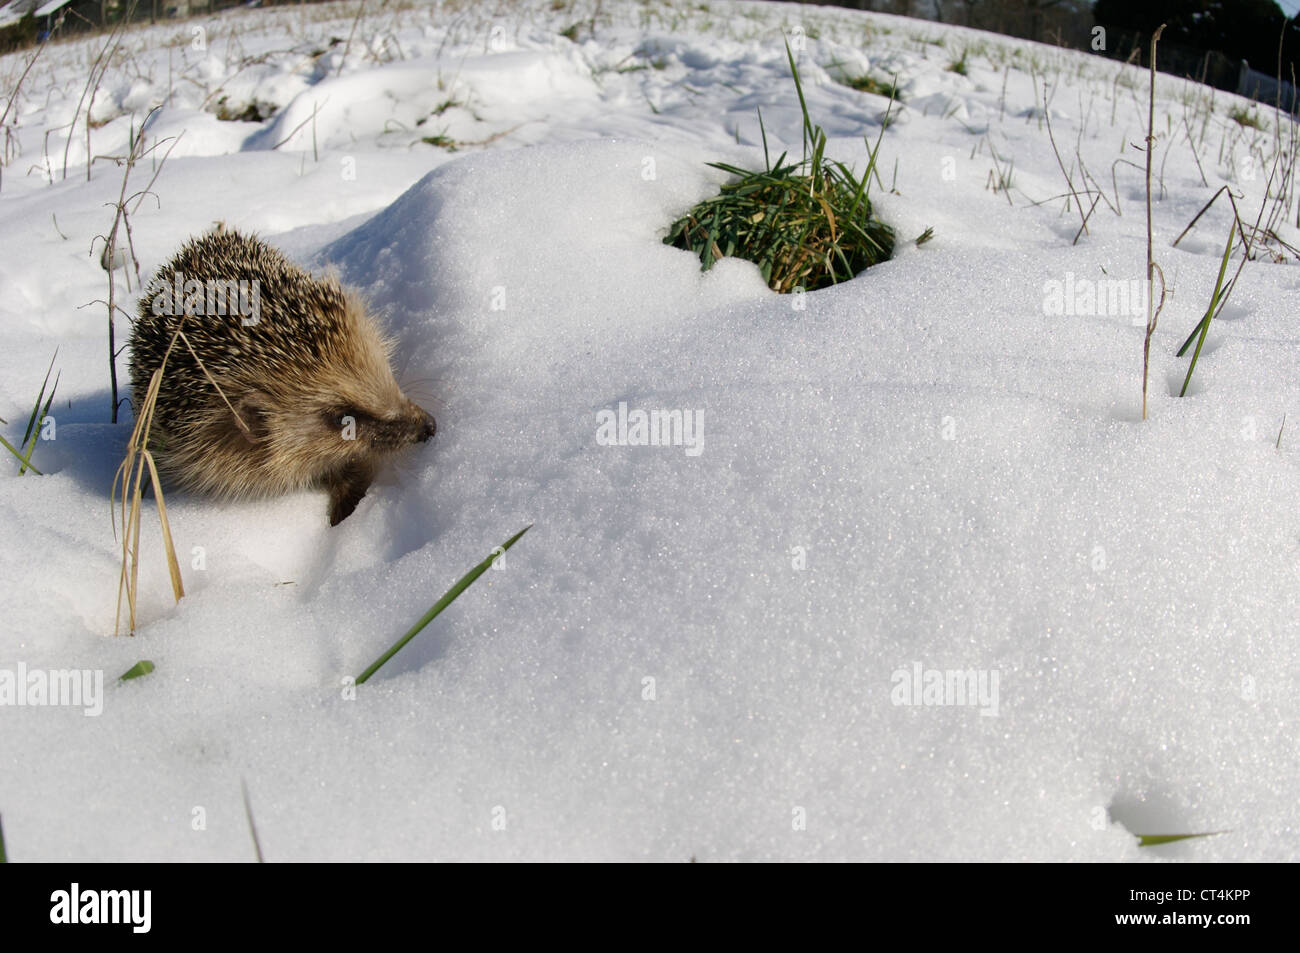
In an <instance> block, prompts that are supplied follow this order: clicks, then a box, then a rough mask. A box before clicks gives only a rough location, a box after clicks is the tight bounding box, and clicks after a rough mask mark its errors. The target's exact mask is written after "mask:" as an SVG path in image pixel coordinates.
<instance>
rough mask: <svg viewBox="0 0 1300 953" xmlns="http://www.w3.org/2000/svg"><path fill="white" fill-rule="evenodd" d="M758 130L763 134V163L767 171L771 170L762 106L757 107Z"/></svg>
mask: <svg viewBox="0 0 1300 953" xmlns="http://www.w3.org/2000/svg"><path fill="white" fill-rule="evenodd" d="M758 131H759V132H760V133H762V134H763V165H764V167H766V169H767V171H768V172H771V171H772V160H771V159H770V158H769V157H768V154H767V130H766V129H765V128H763V107H762V106H759V107H758Z"/></svg>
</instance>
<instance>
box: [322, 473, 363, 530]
mask: <svg viewBox="0 0 1300 953" xmlns="http://www.w3.org/2000/svg"><path fill="white" fill-rule="evenodd" d="M374 478H375V472H374V469H373V468H372V467H368V466H366V465H365V464H361V463H351V464H348V465H347V466H345V467H344V468H343V469H342V470H340V471H339V472H338V473H335V474H333V475H332V476H330V477H329V478H328V479H327V480H326V484H325V485H326V487H327V488H328V489H329V491H330V525H331V526H338V525H339V523H342V522H343V521H344V520H345V519H347V518H348V517H349V516H351V515H352V511H353V510H355V509H356V508H357V504H358V503H360V502H361V498H362V497H363V496H365V495H366V490H368V489H370V483H371V481H372V480H374Z"/></svg>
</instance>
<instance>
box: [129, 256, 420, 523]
mask: <svg viewBox="0 0 1300 953" xmlns="http://www.w3.org/2000/svg"><path fill="white" fill-rule="evenodd" d="M178 275H179V276H180V277H181V279H182V282H184V281H190V280H193V281H198V282H200V283H206V282H227V283H229V282H234V283H238V282H245V283H251V282H253V281H256V282H257V288H258V289H259V291H258V295H257V298H258V299H260V308H258V309H257V315H256V317H257V320H256V322H255V323H253V324H247V325H246V324H245V323H244V316H243V314H245V313H250V312H251V309H249V308H247V307H245V308H244V309H243V313H229V314H214V313H211V312H213V311H219V310H220V304H221V303H224V304H226V305H227V307H226V310H227V311H229V312H236V311H239V310H240V304H241V302H240V300H239V299H238V298H236V297H235V296H234V295H233V294H231V295H229V296H227V297H228V298H229V300H228V301H224V302H218V306H217V307H216V308H214V307H213V304H214V301H213V297H212V295H208V294H196V293H194V291H193V290H192V289H184V285H183V284H182V286H181V288H182V291H183V297H182V298H181V299H180V300H175V299H176V295H175V294H174V293H173V292H174V290H175V288H176V284H175V282H176V278H177V276H178ZM224 287H228V288H229V287H233V286H232V285H225V286H224ZM246 287H251V285H249V284H246ZM244 303H245V304H248V303H251V302H248V301H247V300H245V302H244ZM187 305H188V306H190V309H191V312H193V311H195V310H197V311H198V312H199V313H190V314H189V315H185V314H184V311H185V306H187ZM159 311H161V312H162V313H158V312H159ZM178 326H179V327H181V329H182V330H183V332H184V335H185V338H186V339H188V342H189V345H190V346H192V348H193V352H194V353H191V351H190V348H189V347H187V346H186V341H185V340H177V342H176V344H175V346H174V347H173V348H172V351H171V355H170V357H168V358H167V367H166V369H165V370H164V372H163V380H162V385H161V388H160V390H159V392H158V403H157V407H156V411H155V414H154V424H153V428H152V430H151V432H150V437H149V446H150V449H151V450H152V452H153V454H154V456H155V458H156V459H157V461H158V464H159V467H160V469H161V470H162V471H163V473H164V475H165V477H166V478H167V479H169V480H170V481H173V482H175V483H176V484H177V485H179V486H183V487H187V488H189V489H193V490H198V491H201V492H207V493H213V494H217V495H220V496H227V497H248V496H267V495H271V494H277V493H284V492H287V491H289V490H294V489H300V488H304V487H324V488H325V489H327V490H328V491H329V494H330V504H329V507H330V508H329V514H330V523H331V525H336V524H338V523H339V522H340V521H342V520H343V519H345V518H347V516H348V515H349V514H351V512H352V511H353V510H354V509H355V508H356V505H357V503H358V502H359V501H360V500H361V498H362V497H363V496H365V494H366V490H367V488H368V487H369V486H370V483H371V481H372V480H373V479H374V476H375V472H376V470H377V468H378V466H379V464H380V462H381V461H382V460H383V458H385V457H386V456H388V455H389V454H391V453H394V452H396V451H398V450H400V449H402V448H404V447H406V446H408V445H410V444H412V443H417V442H423V441H425V440H428V439H429V438H430V437H431V436H433V433H434V429H435V426H434V421H433V418H432V417H431V416H430V415H429V414H428V413H426V412H425V411H424V410H423V409H422V408H421V407H419V406H418V405H416V404H415V403H413V402H412V401H411V400H409V399H408V398H407V397H406V396H405V395H404V394H403V393H402V390H401V388H400V387H399V386H398V384H397V381H396V379H395V378H394V377H393V371H392V366H391V354H392V344H391V342H390V341H389V340H388V339H387V338H386V337H385V336H384V335H383V334H382V333H381V332H380V330H379V329H378V327H377V326H376V325H375V322H374V320H373V319H372V318H371V317H370V315H369V314H368V313H367V311H366V309H365V306H364V305H363V304H362V303H361V301H360V299H358V298H357V297H356V296H355V295H354V294H353V293H351V292H350V291H348V290H347V289H345V288H344V287H343V286H342V285H341V284H340V283H339V281H338V279H337V277H335V276H334V275H333V274H329V275H326V276H325V277H323V278H318V277H313V276H312V275H309V274H308V273H307V272H305V271H303V270H302V269H300V268H298V267H297V266H296V265H294V264H292V263H291V262H290V261H289V260H288V259H286V258H285V257H284V256H283V255H282V254H281V253H280V252H278V251H276V250H275V249H274V248H271V247H270V246H269V245H267V244H266V243H265V242H263V241H261V240H260V239H258V238H255V237H251V236H245V235H242V234H240V233H238V232H229V231H222V232H215V233H212V234H209V235H205V236H203V237H202V238H197V239H192V240H191V241H190V242H188V243H187V244H186V245H185V246H184V247H183V248H182V249H181V250H180V251H179V252H178V253H177V254H176V257H175V258H173V259H172V260H171V261H170V262H169V263H168V264H166V265H164V266H163V267H162V268H161V269H160V270H159V272H158V274H157V275H156V276H155V278H154V281H153V283H152V284H151V285H150V287H149V289H148V291H147V293H146V295H145V296H144V297H143V298H142V299H141V300H140V306H139V318H138V319H137V320H136V321H135V324H134V326H133V328H132V333H131V384H132V389H133V392H134V396H135V403H136V408H137V412H138V411H139V408H140V407H141V405H142V403H143V401H144V397H145V393H146V391H147V390H148V387H149V380H150V378H151V377H152V375H153V372H154V371H155V370H156V369H157V368H158V366H159V364H160V363H161V361H162V358H163V354H164V353H165V352H166V350H167V346H168V344H170V343H171V341H172V337H173V335H174V334H175V332H176V329H177V327H178ZM195 354H197V356H198V358H199V359H200V360H201V361H202V368H201V367H200V366H199V363H198V362H196V361H195ZM205 369H206V373H205ZM209 375H210V376H211V380H210V379H209ZM214 381H215V383H216V387H214V386H213V382H214ZM217 388H220V393H218V390H217ZM222 394H224V395H225V399H224V400H223V399H222V396H221V395H222ZM227 401H228V402H229V403H228V404H227ZM232 408H233V410H234V413H232ZM236 415H238V416H236Z"/></svg>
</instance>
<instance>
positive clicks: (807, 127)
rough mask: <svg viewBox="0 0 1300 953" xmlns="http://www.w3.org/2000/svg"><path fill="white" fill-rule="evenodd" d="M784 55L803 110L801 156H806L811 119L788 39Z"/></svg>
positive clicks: (811, 128)
mask: <svg viewBox="0 0 1300 953" xmlns="http://www.w3.org/2000/svg"><path fill="white" fill-rule="evenodd" d="M785 57H786V59H788V60H789V61H790V72H791V73H792V74H794V91H795V92H796V93H798V94H799V108H800V109H801V110H803V157H804V158H805V159H807V158H808V140H810V139H812V138H813V127H812V120H811V119H809V118H808V103H807V101H806V100H805V99H804V98H803V83H802V82H801V81H800V79H799V67H798V66H796V65H795V63H794V53H793V52H792V51H791V50H790V41H789V40H786V41H785Z"/></svg>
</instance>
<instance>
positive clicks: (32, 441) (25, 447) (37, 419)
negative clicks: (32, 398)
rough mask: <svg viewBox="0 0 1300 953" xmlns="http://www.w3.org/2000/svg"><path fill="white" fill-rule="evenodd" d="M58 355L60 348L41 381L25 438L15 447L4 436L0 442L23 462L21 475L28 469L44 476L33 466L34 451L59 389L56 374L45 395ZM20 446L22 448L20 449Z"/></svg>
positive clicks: (24, 433) (55, 350)
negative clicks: (42, 425) (43, 423)
mask: <svg viewBox="0 0 1300 953" xmlns="http://www.w3.org/2000/svg"><path fill="white" fill-rule="evenodd" d="M58 356H59V349H58V348H55V349H54V356H53V357H51V358H50V366H49V367H47V368H46V369H45V380H43V381H41V392H40V393H39V394H37V395H36V402H35V403H34V404H33V405H32V413H31V416H30V417H28V418H27V429H26V430H25V431H24V432H23V439H22V440H21V441H19V444H18V447H15V446H14V445H13V444H12V443H10V442H9V441H8V440H6V439H5V438H4V437H0V444H2V445H3V446H4V447H5V449H7V450H8V451H9V452H10V453H12V454H13V455H14V456H15V457H17V458H18V462H19V463H20V464H22V465H21V466H20V467H19V468H18V473H19V475H20V476H21V475H22V474H24V473H26V472H27V471H28V470H31V471H32V472H33V473H35V474H36V475H37V476H44V474H43V473H41V471H40V470H38V469H36V468H35V467H34V466H32V452H33V451H34V450H35V449H36V441H37V440H38V439H39V438H40V435H41V423H42V422H43V421H44V420H45V418H46V416H47V415H48V414H49V412H50V405H51V404H52V403H54V394H55V392H56V391H57V390H58V389H59V375H58V374H56V375H55V376H54V386H53V387H51V388H50V395H49V397H48V398H47V397H46V396H45V388H46V387H47V386H49V383H50V371H52V370H54V359H55V358H56V357H58ZM60 373H62V372H60ZM42 400H44V401H45V406H44V407H42V406H41V401H42ZM19 447H21V448H22V449H19Z"/></svg>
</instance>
